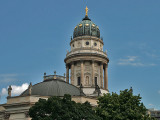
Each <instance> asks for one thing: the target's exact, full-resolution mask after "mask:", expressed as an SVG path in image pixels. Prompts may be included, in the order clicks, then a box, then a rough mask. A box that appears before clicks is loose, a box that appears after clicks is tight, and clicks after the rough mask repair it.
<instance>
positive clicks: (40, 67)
mask: <svg viewBox="0 0 160 120" xmlns="http://www.w3.org/2000/svg"><path fill="white" fill-rule="evenodd" d="M86 5H87V6H88V8H89V17H90V18H91V19H92V21H93V22H94V23H96V24H97V25H98V26H99V28H100V31H101V36H102V37H103V40H104V51H105V50H107V51H108V57H109V59H110V63H109V68H108V75H109V90H110V92H117V93H118V92H119V91H120V90H124V89H127V88H130V87H131V86H132V87H133V90H134V94H140V95H141V96H142V102H144V104H145V105H146V107H147V108H153V107H154V108H156V109H160V103H159V101H160V87H159V85H160V77H159V75H160V49H159V44H160V22H159V21H160V7H159V6H160V1H159V0H154V1H153V0H152V1H151V0H132V1H131V0H130V1H129V0H101V1H97V0H88V1H86V0H58V1H56V0H45V1H44V0H34V1H33V0H27V1H20V0H14V1H7V0H5V1H0V92H1V100H0V103H4V102H5V99H6V98H5V97H6V88H7V86H9V85H14V88H15V91H14V94H15V95H16V94H18V93H17V91H22V90H23V89H24V88H26V87H27V85H28V84H29V83H30V82H32V83H33V84H35V83H37V82H41V81H42V80H43V73H44V72H47V74H53V72H54V71H55V70H56V71H57V74H60V75H63V74H64V73H65V64H64V58H65V55H66V51H67V50H70V46H69V42H70V36H72V34H73V29H74V27H75V26H76V25H77V24H78V23H79V22H80V21H81V20H82V18H83V17H84V15H85V11H84V10H85V7H86ZM16 90H17V91H16ZM2 93H3V94H2Z"/></svg>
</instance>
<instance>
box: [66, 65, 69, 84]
mask: <svg viewBox="0 0 160 120" xmlns="http://www.w3.org/2000/svg"><path fill="white" fill-rule="evenodd" d="M66 82H67V83H69V66H68V65H66Z"/></svg>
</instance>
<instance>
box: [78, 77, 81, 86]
mask: <svg viewBox="0 0 160 120" xmlns="http://www.w3.org/2000/svg"><path fill="white" fill-rule="evenodd" d="M77 79H78V81H77V83H78V85H80V84H81V77H78V78H77Z"/></svg>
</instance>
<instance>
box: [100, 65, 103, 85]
mask: <svg viewBox="0 0 160 120" xmlns="http://www.w3.org/2000/svg"><path fill="white" fill-rule="evenodd" d="M100 85H101V86H100V87H101V88H103V63H101V64H100Z"/></svg>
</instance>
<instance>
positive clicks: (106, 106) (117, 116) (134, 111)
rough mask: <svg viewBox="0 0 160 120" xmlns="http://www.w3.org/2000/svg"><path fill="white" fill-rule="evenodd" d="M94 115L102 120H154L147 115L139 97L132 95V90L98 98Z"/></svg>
mask: <svg viewBox="0 0 160 120" xmlns="http://www.w3.org/2000/svg"><path fill="white" fill-rule="evenodd" d="M98 100H99V101H98V107H97V108H96V114H97V115H98V116H100V117H101V118H102V119H103V120H154V119H153V118H150V117H149V115H147V113H146V112H147V109H146V108H145V106H144V105H143V103H141V97H140V95H138V96H136V95H133V90H132V88H131V89H130V90H128V89H126V90H124V91H120V94H119V95H118V94H117V93H112V94H110V93H108V94H104V96H101V97H99V98H98Z"/></svg>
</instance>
